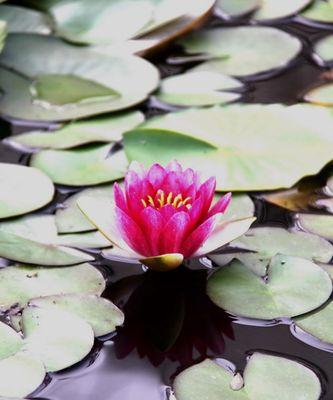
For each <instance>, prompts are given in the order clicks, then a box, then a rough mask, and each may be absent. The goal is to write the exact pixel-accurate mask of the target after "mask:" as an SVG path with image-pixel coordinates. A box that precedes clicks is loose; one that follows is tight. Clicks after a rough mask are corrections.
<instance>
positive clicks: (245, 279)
mask: <svg viewBox="0 0 333 400" xmlns="http://www.w3.org/2000/svg"><path fill="white" fill-rule="evenodd" d="M314 287H316V288H317V290H313V288H314ZM331 292H332V282H331V279H330V277H329V276H328V274H327V273H326V272H325V271H324V270H323V269H322V268H320V267H318V266H317V265H316V264H314V263H312V262H311V261H308V260H305V259H303V258H298V257H291V256H284V255H277V256H275V257H273V258H272V260H271V263H270V265H269V267H268V272H267V279H266V280H264V279H262V278H261V277H258V276H257V275H256V274H254V273H253V272H252V271H250V269H249V268H247V266H246V265H244V264H242V263H241V262H239V261H234V262H232V263H231V264H230V265H229V266H227V267H222V268H221V269H220V270H218V271H217V272H215V273H214V274H213V275H212V276H211V278H210V279H209V280H208V284H207V293H208V295H209V297H210V298H211V299H212V301H213V302H214V303H215V304H217V305H218V306H219V307H221V308H223V309H225V310H227V311H229V312H230V313H232V314H235V315H239V316H242V317H249V318H259V319H274V318H280V317H293V316H297V315H300V314H304V313H306V312H308V311H312V310H314V309H316V308H318V307H319V306H320V305H322V304H323V303H325V301H326V300H327V299H328V298H329V296H330V294H331Z"/></svg>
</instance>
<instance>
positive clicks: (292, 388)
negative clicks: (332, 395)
mask: <svg viewBox="0 0 333 400" xmlns="http://www.w3.org/2000/svg"><path fill="white" fill-rule="evenodd" d="M236 376H238V377H239V379H238V380H240V381H241V382H240V385H239V386H240V387H237V388H233V381H234V380H235V375H234V373H233V372H231V371H230V370H228V369H226V368H225V367H223V366H220V365H219V364H218V363H217V362H214V361H212V360H209V359H206V360H205V361H203V362H201V363H199V364H196V365H194V366H192V367H190V368H187V369H186V370H185V371H183V372H181V373H180V374H179V375H178V376H177V377H176V379H175V382H174V385H173V387H174V391H175V395H176V397H177V400H201V399H203V398H204V399H205V400H218V399H224V400H275V399H276V398H280V399H293V400H318V399H319V397H320V395H321V384H320V381H319V379H318V377H317V376H316V374H315V373H314V372H313V371H312V370H311V369H310V368H308V367H306V366H304V365H302V364H300V363H299V362H296V361H294V360H292V359H289V358H284V357H278V356H276V355H270V354H265V353H258V352H257V353H253V354H252V355H251V356H250V357H249V358H248V360H247V364H246V367H245V370H244V373H243V377H241V375H239V374H237V375H236ZM242 385H243V386H242Z"/></svg>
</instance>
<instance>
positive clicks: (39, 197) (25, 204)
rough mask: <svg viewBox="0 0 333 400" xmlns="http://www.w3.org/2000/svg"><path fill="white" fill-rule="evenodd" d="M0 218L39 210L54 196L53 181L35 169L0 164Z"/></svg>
mask: <svg viewBox="0 0 333 400" xmlns="http://www.w3.org/2000/svg"><path fill="white" fill-rule="evenodd" d="M0 187H1V191H0V218H8V217H13V216H17V215H21V214H25V213H28V212H30V211H34V210H37V209H38V208H41V207H43V206H45V205H46V204H47V203H49V202H50V201H51V200H52V198H53V195H54V186H53V184H52V182H51V180H50V179H49V178H48V177H47V176H46V175H44V174H43V173H42V172H40V171H39V170H38V169H35V168H28V167H24V166H21V165H15V164H5V163H0Z"/></svg>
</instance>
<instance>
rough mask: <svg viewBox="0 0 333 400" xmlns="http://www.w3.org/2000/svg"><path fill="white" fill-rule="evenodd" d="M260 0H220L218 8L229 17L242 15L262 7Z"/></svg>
mask: <svg viewBox="0 0 333 400" xmlns="http://www.w3.org/2000/svg"><path fill="white" fill-rule="evenodd" d="M260 5H261V2H260V0H218V1H217V7H218V10H220V11H222V12H223V13H224V14H226V15H227V16H229V17H233V18H234V17H235V18H237V17H240V16H243V15H245V14H249V13H250V12H252V11H254V10H255V9H256V8H258V7H260Z"/></svg>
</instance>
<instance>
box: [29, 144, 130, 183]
mask: <svg viewBox="0 0 333 400" xmlns="http://www.w3.org/2000/svg"><path fill="white" fill-rule="evenodd" d="M111 149H112V145H111V144H106V145H105V144H104V145H91V146H89V147H83V148H78V149H73V150H42V151H40V152H39V153H37V154H34V155H33V156H32V157H31V160H30V165H31V166H32V167H35V168H38V169H40V170H41V171H43V172H44V173H45V174H46V175H48V176H49V177H50V178H51V179H52V181H53V182H54V183H59V184H62V185H70V186H88V185H98V184H99V183H105V182H111V181H114V180H116V179H120V178H122V177H123V176H124V174H125V172H126V170H127V166H128V161H127V159H126V156H125V154H124V152H123V151H122V150H120V151H117V152H116V153H113V154H111V155H110V154H109V153H110V151H111Z"/></svg>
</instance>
